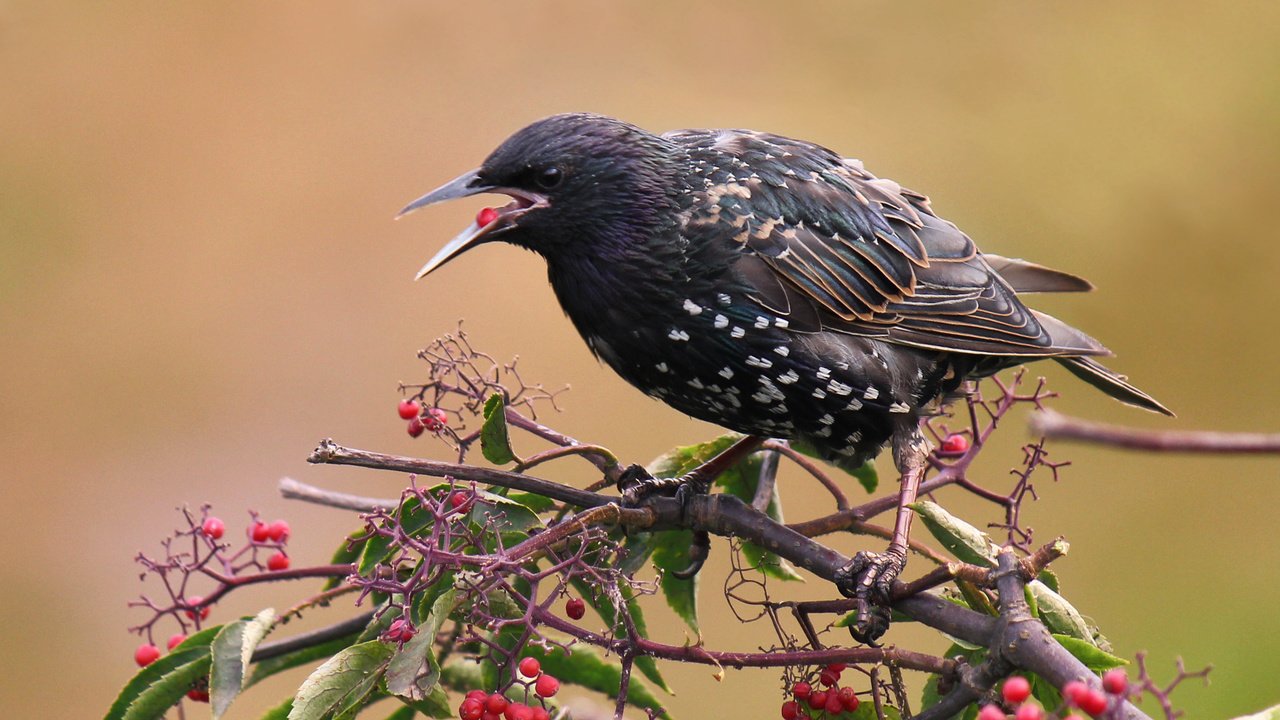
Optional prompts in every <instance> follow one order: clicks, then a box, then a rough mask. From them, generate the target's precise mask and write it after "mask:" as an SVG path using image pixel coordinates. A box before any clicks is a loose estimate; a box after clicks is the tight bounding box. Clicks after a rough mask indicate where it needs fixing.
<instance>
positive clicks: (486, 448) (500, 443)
mask: <svg viewBox="0 0 1280 720" xmlns="http://www.w3.org/2000/svg"><path fill="white" fill-rule="evenodd" d="M480 452H482V453H483V454H484V459H485V460H488V461H489V462H491V463H493V464H494V465H506V464H507V463H510V462H514V461H515V460H516V454H515V452H513V451H512V450H511V438H510V437H509V436H508V435H507V412H506V400H505V399H503V397H502V393H494V394H492V395H490V396H489V399H488V400H485V401H484V425H482V426H481V427H480Z"/></svg>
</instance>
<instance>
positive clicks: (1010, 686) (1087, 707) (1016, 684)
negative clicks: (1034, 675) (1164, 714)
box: [978, 668, 1129, 720]
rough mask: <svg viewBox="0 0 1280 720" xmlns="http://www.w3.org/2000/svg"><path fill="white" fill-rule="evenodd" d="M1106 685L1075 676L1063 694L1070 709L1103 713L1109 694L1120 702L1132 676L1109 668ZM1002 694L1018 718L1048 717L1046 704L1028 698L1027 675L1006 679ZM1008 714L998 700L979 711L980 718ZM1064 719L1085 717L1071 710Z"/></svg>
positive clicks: (1000, 719) (997, 719) (1104, 678)
mask: <svg viewBox="0 0 1280 720" xmlns="http://www.w3.org/2000/svg"><path fill="white" fill-rule="evenodd" d="M1102 687H1103V690H1105V691H1106V692H1105V693H1104V692H1102V691H1100V690H1097V689H1094V688H1091V687H1089V686H1088V685H1086V684H1085V683H1082V682H1080V681H1079V680H1073V681H1071V682H1069V683H1067V684H1066V685H1065V686H1063V688H1062V697H1063V699H1064V700H1065V701H1066V705H1067V708H1068V709H1070V708H1076V709H1079V710H1081V711H1083V712H1085V713H1086V714H1088V715H1089V716H1091V717H1101V716H1102V714H1103V713H1105V712H1106V711H1107V708H1109V707H1111V704H1112V702H1111V699H1110V698H1108V696H1112V697H1114V698H1116V702H1119V701H1120V700H1123V699H1124V697H1125V696H1126V695H1127V694H1128V692H1129V676H1128V675H1127V674H1126V673H1125V671H1124V670H1121V669H1120V668H1115V669H1113V670H1108V671H1107V672H1106V673H1104V674H1103V676H1102ZM1000 694H1001V696H1002V697H1003V698H1004V702H1005V704H1006V705H1008V706H1009V707H1012V708H1016V711H1015V713H1014V716H1013V717H1014V720H1044V719H1045V717H1046V716H1045V712H1044V708H1042V707H1040V706H1039V705H1037V704H1035V703H1031V702H1027V700H1028V699H1029V698H1030V697H1031V683H1030V682H1029V681H1028V680H1027V679H1026V678H1024V677H1022V676H1020V675H1014V676H1013V677H1011V678H1009V679H1008V680H1005V681H1004V686H1003V687H1001V688H1000ZM1006 718H1007V716H1006V715H1005V711H1004V710H1003V709H1002V708H1001V707H1000V706H999V705H997V704H995V703H992V704H990V705H985V706H983V708H982V710H981V712H979V713H978V720H1006ZM1064 720H1083V718H1081V717H1080V716H1079V715H1077V714H1075V713H1070V714H1068V715H1066V716H1065V717H1064Z"/></svg>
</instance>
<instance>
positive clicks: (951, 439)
mask: <svg viewBox="0 0 1280 720" xmlns="http://www.w3.org/2000/svg"><path fill="white" fill-rule="evenodd" d="M968 449H969V438H967V437H965V436H964V435H948V436H947V438H946V439H945V440H943V441H942V448H941V452H942V454H944V455H963V454H964V453H965V451H967V450H968Z"/></svg>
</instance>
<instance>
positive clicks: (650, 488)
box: [618, 465, 711, 580]
mask: <svg viewBox="0 0 1280 720" xmlns="http://www.w3.org/2000/svg"><path fill="white" fill-rule="evenodd" d="M618 490H619V491H620V492H621V494H622V506H623V507H636V506H637V505H639V504H641V503H642V502H644V501H645V500H646V499H647V498H649V497H652V496H654V495H668V496H670V497H672V498H674V499H675V500H676V502H678V503H679V504H680V522H682V523H683V522H684V521H685V520H686V518H688V515H689V503H690V502H691V501H692V500H693V498H694V497H696V496H698V495H703V494H706V493H707V491H708V488H707V487H706V484H705V483H703V482H701V481H700V480H699V479H698V478H697V477H693V476H689V475H685V476H682V477H674V478H655V477H654V476H652V475H650V474H649V471H648V470H645V469H644V468H643V467H641V466H639V465H632V466H630V467H628V468H627V469H625V470H623V471H622V474H621V475H620V476H619V477H618ZM710 554H711V536H710V535H709V534H708V533H707V532H706V531H705V530H695V531H694V533H693V543H692V545H690V547H689V566H688V567H686V568H684V569H683V570H673V571H671V574H672V576H674V577H677V578H680V579H681V580H688V579H690V578H692V577H693V576H695V575H697V574H698V571H699V570H701V569H702V565H703V563H705V562H706V561H707V557H708V556H709V555H710Z"/></svg>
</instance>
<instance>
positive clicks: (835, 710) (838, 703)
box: [824, 688, 844, 715]
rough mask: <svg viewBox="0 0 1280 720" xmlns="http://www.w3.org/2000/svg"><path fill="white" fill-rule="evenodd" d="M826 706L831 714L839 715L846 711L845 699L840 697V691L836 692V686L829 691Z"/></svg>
mask: <svg viewBox="0 0 1280 720" xmlns="http://www.w3.org/2000/svg"><path fill="white" fill-rule="evenodd" d="M824 707H825V708H826V709H827V712H828V713H829V714H831V715H838V714H840V713H841V712H843V711H844V701H843V700H841V699H840V693H838V692H836V691H835V688H832V689H831V692H828V693H827V703H826V705H824Z"/></svg>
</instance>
